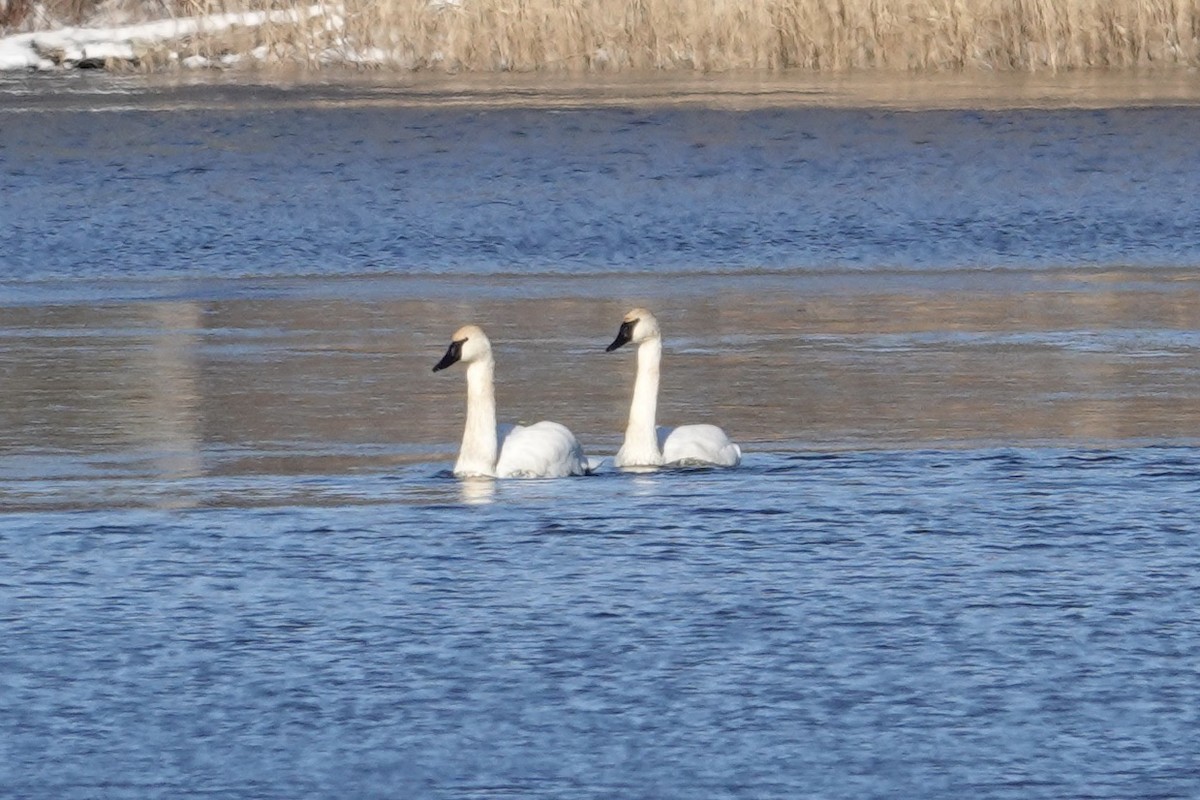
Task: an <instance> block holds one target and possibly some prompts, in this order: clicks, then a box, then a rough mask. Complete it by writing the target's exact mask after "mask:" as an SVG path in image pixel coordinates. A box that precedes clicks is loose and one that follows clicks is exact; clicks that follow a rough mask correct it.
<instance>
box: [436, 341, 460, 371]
mask: <svg viewBox="0 0 1200 800" xmlns="http://www.w3.org/2000/svg"><path fill="white" fill-rule="evenodd" d="M465 341H466V339H463V340H462V341H460V342H451V343H450V347H449V349H447V350H446V355H444V356H442V360H441V361H439V362H438V363H436V364H434V365H433V371H434V372H437V371H438V370H440V369H445V368H446V367H448V366H450V365H451V364H453V363H455V362H456V361H458V360H459V359H460V358H462V346H463V342H465Z"/></svg>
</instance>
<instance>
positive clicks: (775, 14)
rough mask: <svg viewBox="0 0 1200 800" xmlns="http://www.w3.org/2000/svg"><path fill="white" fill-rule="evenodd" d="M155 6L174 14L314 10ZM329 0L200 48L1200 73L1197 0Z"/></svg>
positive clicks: (468, 64) (390, 59) (409, 57)
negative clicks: (297, 16)
mask: <svg viewBox="0 0 1200 800" xmlns="http://www.w3.org/2000/svg"><path fill="white" fill-rule="evenodd" d="M15 1H16V0H7V2H15ZM60 1H62V0H60ZM74 1H75V2H84V1H85V0H74ZM130 1H131V2H134V1H136V0H130ZM0 2H5V0H0ZM142 2H145V0H142ZM158 2H160V3H162V4H163V5H165V6H169V7H171V8H172V10H173V13H176V14H179V15H194V14H206V13H218V12H229V11H243V10H261V9H279V8H287V7H292V6H300V5H307V4H306V3H303V2H300V1H299V0H298V1H297V2H282V1H281V0H158ZM324 2H325V4H326V6H327V7H328V9H329V14H328V15H327V16H326V17H323V18H313V19H307V20H304V21H298V22H296V23H294V24H292V23H283V24H272V25H268V26H263V27H262V28H259V29H257V30H255V31H253V32H247V31H242V32H240V33H238V34H236V37H240V39H239V40H237V41H231V40H229V39H228V38H227V37H228V35H227V34H222V35H220V36H213V37H208V38H206V39H205V40H204V41H201V42H197V43H194V45H193V47H194V49H195V50H196V51H197V52H199V51H201V50H204V51H206V52H212V53H219V52H230V51H232V50H233V49H236V48H244V47H246V46H247V44H253V45H254V46H258V47H260V48H266V49H267V50H268V51H269V52H270V53H271V54H272V58H277V59H280V60H290V61H296V62H300V63H305V64H310V65H318V64H321V63H328V62H336V61H338V60H350V61H355V60H357V61H360V62H362V63H367V64H373V65H379V66H384V67H391V68H400V69H431V70H444V71H464V72H465V71H496V70H514V71H534V70H550V71H577V72H586V71H600V70H625V69H687V70H704V71H724V70H737V69H784V68H801V69H808V70H822V71H830V70H833V71H836V70H853V69H891V70H952V69H973V68H981V69H992V70H1044V69H1050V70H1064V69H1087V68H1120V67H1132V66H1157V65H1180V64H1184V65H1191V66H1200V0H324Z"/></svg>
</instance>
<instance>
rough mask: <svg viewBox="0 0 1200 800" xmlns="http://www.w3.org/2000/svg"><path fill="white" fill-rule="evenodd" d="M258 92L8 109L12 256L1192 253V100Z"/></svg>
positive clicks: (461, 262) (51, 268)
mask: <svg viewBox="0 0 1200 800" xmlns="http://www.w3.org/2000/svg"><path fill="white" fill-rule="evenodd" d="M255 101H256V96H255V95H254V94H253V93H252V92H245V93H243V94H242V95H241V96H235V98H234V99H233V100H229V99H227V98H225V97H224V96H217V97H216V98H214V99H213V100H212V101H211V104H212V106H213V107H211V108H204V109H202V110H193V109H191V108H188V107H184V108H177V109H174V110H170V111H169V112H163V111H152V110H132V111H131V110H124V111H100V112H96V113H94V114H91V115H88V114H80V113H67V112H55V113H12V114H7V115H5V116H4V120H3V121H4V126H3V134H2V135H0V161H2V162H3V163H4V165H5V166H4V169H3V170H0V193H2V195H3V197H4V198H5V204H6V206H7V208H9V209H11V210H12V211H11V213H9V214H8V215H7V216H8V220H7V223H6V224H5V225H4V226H3V227H2V228H0V269H2V270H3V273H4V274H5V275H7V276H9V277H21V278H24V277H29V278H45V277H47V276H60V277H70V278H95V277H101V276H103V277H110V276H135V277H136V276H146V275H152V276H160V275H188V276H196V275H203V276H212V275H225V276H227V275H261V274H281V275H294V274H320V275H339V274H347V273H352V274H359V273H363V272H390V271H396V270H400V271H403V272H405V273H406V274H411V273H412V272H432V273H447V272H451V273H464V272H465V273H470V274H476V273H478V272H479V271H480V270H483V271H485V272H496V271H509V272H519V273H528V272H530V271H534V272H548V271H549V272H564V271H565V272H568V273H577V272H579V271H590V270H597V269H602V270H605V271H614V270H615V271H631V270H645V269H651V270H655V271H659V272H661V271H662V270H671V269H677V270H693V269H695V268H696V267H698V266H702V267H705V268H707V269H720V270H726V271H735V272H736V271H741V270H747V269H754V268H764V267H767V268H785V269H796V268H806V269H814V268H841V269H846V268H853V269H879V268H883V267H887V268H904V269H922V270H927V269H944V268H948V267H962V266H982V267H998V266H999V267H1004V266H1008V267H1021V268H1028V267H1037V266H1042V267H1046V266H1061V265H1063V264H1064V263H1065V264H1084V265H1092V266H1096V265H1098V266H1113V265H1117V266H1130V265H1135V266H1136V265H1150V266H1189V267H1191V266H1194V265H1195V264H1196V263H1197V260H1198V258H1200V200H1197V193H1196V192H1195V191H1194V188H1195V187H1196V186H1197V185H1200V159H1197V158H1196V157H1195V148H1194V146H1193V141H1192V140H1193V138H1194V132H1195V130H1196V128H1197V124H1198V118H1200V110H1198V109H1197V107H1194V106H1193V107H1177V108H1113V109H1104V110H1093V111H1083V110H1070V109H1067V110H1028V111H1026V110H1008V111H987V112H984V111H973V110H966V111H926V112H921V113H914V112H906V111H893V110H857V109H827V108H819V107H817V108H813V107H799V108H782V109H760V110H748V111H730V110H721V109H690V108H674V109H672V108H650V109H643V108H633V109H622V108H619V107H618V108H592V109H581V110H580V109H570V108H562V109H558V110H549V111H548V110H544V109H521V108H484V109H471V108H467V109H462V108H433V109H429V108H421V107H417V108H413V107H386V106H385V107H383V108H368V109H362V108H354V107H347V106H346V105H344V104H336V103H333V104H329V106H328V107H308V106H304V105H301V107H298V108H296V107H290V106H288V105H282V104H278V103H277V104H275V105H272V104H271V103H269V102H268V103H265V104H264V105H262V106H259V105H256V102H255ZM229 105H233V106H234V108H233V109H232V110H230V109H228V106H229ZM0 113H2V111H0Z"/></svg>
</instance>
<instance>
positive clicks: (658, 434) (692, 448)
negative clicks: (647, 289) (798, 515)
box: [607, 308, 742, 467]
mask: <svg viewBox="0 0 1200 800" xmlns="http://www.w3.org/2000/svg"><path fill="white" fill-rule="evenodd" d="M627 342H633V343H634V344H636V345H637V346H638V355H637V379H636V380H635V381H634V384H633V404H632V405H631V406H630V407H629V424H628V425H627V426H626V428H625V442H624V443H623V444H622V445H621V449H620V450H618V451H617V457H616V458H615V459H613V463H614V464H615V465H616V466H618V467H659V466H664V465H666V466H716V467H736V466H737V465H738V464H740V463H741V461H742V449H741V448H740V447H738V446H737V445H736V444H734V443H733V442H731V441H730V440H729V437H728V436H726V435H725V431H723V430H721V429H720V428H718V427H717V426H716V425H680V426H679V427H678V428H674V429H671V428H657V429H656V428H655V426H654V421H655V420H654V417H655V413H656V412H657V409H658V373H659V362H660V361H661V360H662V334H661V333H660V332H659V329H658V320H657V319H655V317H654V315H653V314H651V313H650V312H649V311H647V310H646V309H644V308H635V309H634V310H633V311H630V312H629V313H628V314H626V315H625V320H624V321H623V322H622V323H621V330H620V331H619V332H618V333H617V338H616V339H614V340H613V343H612V344H610V345H609V346H608V348H607V352H609V353H611V352H612V351H613V350H616V349H617V348H618V347H620V346H621V345H623V344H626V343H627Z"/></svg>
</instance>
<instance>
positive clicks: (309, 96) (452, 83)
mask: <svg viewBox="0 0 1200 800" xmlns="http://www.w3.org/2000/svg"><path fill="white" fill-rule="evenodd" d="M0 98H3V103H0V113H12V112H40V111H83V110H87V111H125V110H142V111H174V110H236V109H238V108H244V107H255V108H260V107H262V106H263V105H264V104H269V105H271V106H272V107H276V108H280V109H284V108H322V107H332V108H391V107H394V108H464V109H470V108H479V109H487V108H528V109H547V110H556V109H581V108H622V107H629V108H652V107H697V108H715V109H724V110H730V111H751V110H760V109H771V108H796V107H808V108H842V109H845V108H865V109H871V108H878V109H888V110H897V111H952V110H981V111H991V110H1014V109H1037V110H1069V109H1083V110H1092V109H1102V108H1122V107H1126V108H1137V107H1146V108H1151V107H1194V106H1200V71H1197V70H1195V69H1192V68H1187V67H1172V68H1163V69H1157V70H1145V69H1114V70H1087V71H1078V72H1058V73H1049V72H1040V73H1014V72H1005V73H980V72H970V73H968V72H958V73H932V74H929V73H894V72H886V71H878V72H877V71H865V70H864V71H856V72H849V73H841V74H829V75H827V74H820V73H813V72H809V71H803V70H794V71H780V72H775V71H732V72H725V73H714V74H704V75H693V74H684V73H679V72H663V71H658V72H626V73H620V74H612V75H589V76H578V75H559V74H545V73H499V74H463V75H444V74H436V73H427V72H426V73H405V74H398V73H387V72H363V71H352V70H344V69H327V70H319V71H308V70H294V69H288V70H261V71H257V70H256V71H224V72H211V71H206V72H187V73H147V74H133V73H121V72H103V71H72V72H53V73H32V72H25V73H14V72H8V73H3V72H0Z"/></svg>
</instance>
